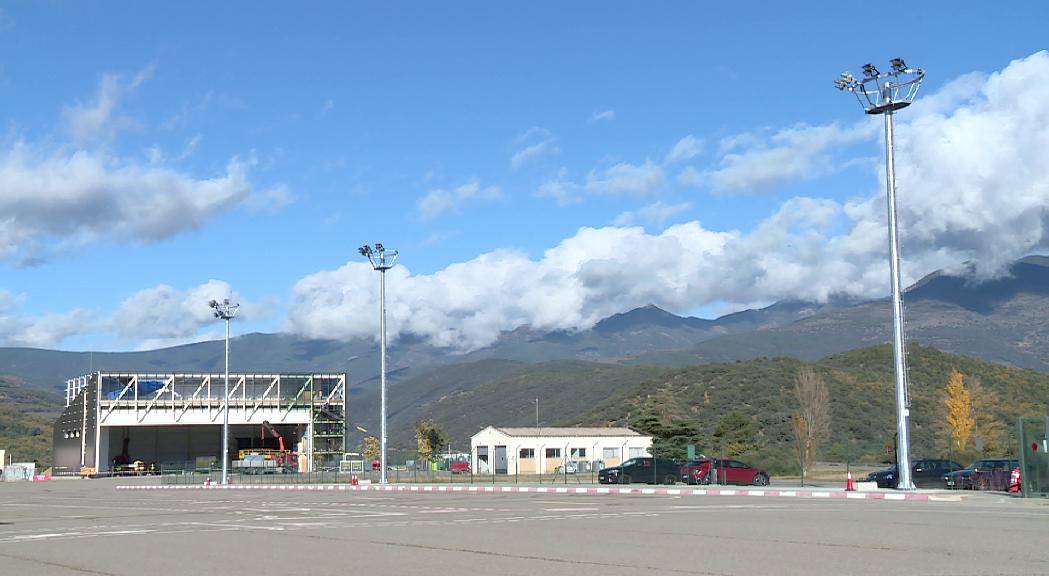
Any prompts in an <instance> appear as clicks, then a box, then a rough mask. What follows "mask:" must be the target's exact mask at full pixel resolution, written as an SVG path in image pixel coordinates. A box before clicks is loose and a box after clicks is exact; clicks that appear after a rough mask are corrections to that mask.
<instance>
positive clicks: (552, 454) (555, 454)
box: [546, 448, 561, 458]
mask: <svg viewBox="0 0 1049 576" xmlns="http://www.w3.org/2000/svg"><path fill="white" fill-rule="evenodd" d="M546 457H547V458H560V457H561V449H560V448H547V449H546Z"/></svg>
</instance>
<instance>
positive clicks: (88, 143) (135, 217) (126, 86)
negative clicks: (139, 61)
mask: <svg viewBox="0 0 1049 576" xmlns="http://www.w3.org/2000/svg"><path fill="white" fill-rule="evenodd" d="M153 70H154V67H153V66H150V67H148V68H146V69H144V70H142V71H140V72H139V73H138V74H136V75H135V76H134V77H132V78H130V79H125V77H124V76H122V75H118V74H109V75H106V76H104V77H103V78H102V79H101V81H100V83H99V87H98V92H97V95H96V99H95V101H94V102H92V103H89V104H77V105H75V106H71V107H66V108H64V109H63V112H62V114H63V118H64V120H65V122H66V127H67V129H68V131H69V133H70V136H71V137H72V139H73V141H72V142H71V143H59V144H57V145H55V144H50V140H48V142H49V144H48V145H46V146H34V145H33V144H31V143H27V142H24V141H16V142H15V143H14V144H12V145H10V146H8V147H7V148H0V259H17V260H21V261H22V262H23V263H26V262H36V261H39V260H41V259H44V258H46V257H48V256H49V255H51V254H54V253H58V252H62V251H64V250H68V249H71V248H76V247H80V246H83V245H86V244H89V243H93V242H99V241H119V242H128V241H138V242H153V241H158V240H162V239H165V238H168V237H170V236H173V235H175V234H178V233H180V232H183V231H186V230H193V229H196V228H200V227H202V226H203V225H204V224H205V223H207V221H209V220H210V219H211V218H213V217H215V215H217V214H220V213H221V212H222V211H223V209H227V208H231V207H234V206H237V205H239V204H242V203H244V202H245V201H246V200H248V199H249V198H250V197H251V186H250V184H249V182H248V179H247V168H246V165H245V163H243V162H241V161H239V160H237V159H236V158H234V159H232V160H230V161H229V162H228V163H227V165H226V169H225V172H224V173H220V174H216V175H214V176H212V177H210V178H198V177H195V176H193V175H190V174H187V173H184V172H180V171H177V170H175V169H173V168H171V167H170V166H167V165H166V164H165V162H166V159H165V156H164V153H163V151H162V150H161V148H160V147H159V146H152V147H150V148H147V149H146V150H145V151H144V155H145V160H144V161H143V160H140V159H136V158H135V157H123V156H120V155H117V154H115V153H113V152H111V151H110V150H109V144H110V140H111V139H112V138H114V137H115V136H116V135H117V134H118V132H119V131H120V130H121V129H123V128H126V127H127V126H128V125H129V122H130V121H129V120H126V119H123V118H122V117H121V116H120V115H119V109H118V104H119V101H120V98H121V97H122V96H123V95H125V94H127V93H130V92H132V91H134V90H136V89H137V88H138V87H139V86H140V85H142V84H143V83H144V82H145V81H146V80H148V79H149V78H150V76H151V75H152V73H153ZM200 138H201V137H200V135H196V136H194V137H193V138H192V139H190V140H189V142H188V143H187V144H186V146H185V147H184V149H183V150H182V153H181V154H180V155H179V157H178V158H176V161H180V160H183V159H185V158H186V157H188V156H189V155H191V154H192V153H193V151H194V150H195V148H196V146H197V144H198V143H199V141H200ZM270 192H272V193H267V194H268V195H269V197H270V198H269V199H270V201H271V203H272V201H286V200H287V199H288V198H290V195H289V194H288V193H287V191H286V190H283V193H281V192H282V189H281V188H280V187H278V188H275V189H273V190H272V191H270ZM264 196H266V195H265V194H264ZM259 201H260V200H257V199H256V202H259Z"/></svg>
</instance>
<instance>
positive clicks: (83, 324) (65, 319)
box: [0, 288, 96, 348]
mask: <svg viewBox="0 0 1049 576" xmlns="http://www.w3.org/2000/svg"><path fill="white" fill-rule="evenodd" d="M23 301H24V297H16V296H14V295H12V294H11V293H10V292H8V291H7V290H4V289H2V288H0V345H3V346H27V347H30V348H46V347H49V346H52V345H53V344H55V343H57V342H61V341H62V340H63V339H65V338H68V337H70V336H75V335H77V334H82V333H84V332H85V331H86V330H87V327H89V326H92V325H93V324H94V322H95V320H96V317H95V315H94V313H92V312H90V311H87V310H83V309H76V310H73V311H71V312H67V313H64V314H56V313H50V314H44V315H28V314H24V313H22V312H21V307H22V304H23Z"/></svg>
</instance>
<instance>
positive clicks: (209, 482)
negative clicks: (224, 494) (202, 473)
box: [204, 476, 211, 486]
mask: <svg viewBox="0 0 1049 576" xmlns="http://www.w3.org/2000/svg"><path fill="white" fill-rule="evenodd" d="M204 485H205V486H211V477H210V476H209V477H207V478H205V479H204Z"/></svg>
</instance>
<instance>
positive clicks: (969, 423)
mask: <svg viewBox="0 0 1049 576" xmlns="http://www.w3.org/2000/svg"><path fill="white" fill-rule="evenodd" d="M946 392H947V396H946V397H945V398H944V400H943V403H944V404H945V405H946V406H947V430H948V431H949V432H950V434H951V442H952V443H953V444H954V448H955V449H956V450H962V449H964V448H965V447H966V446H967V445H968V444H969V438H970V437H971V436H972V432H973V427H974V426H975V425H976V419H975V418H973V399H972V395H971V394H969V391H968V390H966V389H965V379H964V376H962V373H961V372H959V371H957V370H954V369H952V370H951V375H950V376H948V377H947V390H946Z"/></svg>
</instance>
